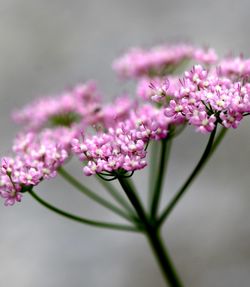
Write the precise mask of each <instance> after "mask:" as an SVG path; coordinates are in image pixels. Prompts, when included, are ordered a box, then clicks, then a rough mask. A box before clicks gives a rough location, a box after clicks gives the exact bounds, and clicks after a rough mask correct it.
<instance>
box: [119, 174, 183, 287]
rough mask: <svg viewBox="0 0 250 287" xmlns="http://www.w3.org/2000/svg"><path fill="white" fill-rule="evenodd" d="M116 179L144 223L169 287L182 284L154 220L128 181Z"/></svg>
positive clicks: (120, 178)
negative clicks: (150, 217) (148, 214)
mask: <svg viewBox="0 0 250 287" xmlns="http://www.w3.org/2000/svg"><path fill="white" fill-rule="evenodd" d="M118 180H119V182H120V184H121V186H122V188H123V190H124V192H125V193H126V195H127V197H128V199H129V200H130V202H131V204H132V205H133V206H134V208H135V210H136V212H137V214H138V216H139V218H140V220H141V223H142V224H143V225H144V233H145V235H146V236H147V238H148V241H149V243H150V246H151V248H152V250H153V252H154V255H155V257H156V259H157V261H158V264H159V266H160V268H161V271H162V274H163V276H164V279H165V281H166V283H167V284H169V286H171V287H182V286H183V285H182V284H181V282H180V279H179V278H178V275H177V273H176V271H175V268H174V266H173V264H172V262H171V260H170V258H169V255H168V253H167V251H166V249H165V247H164V245H163V242H162V239H161V236H160V230H159V228H158V226H157V225H156V224H155V222H151V220H150V219H149V218H148V216H147V214H146V212H145V211H144V208H143V206H142V204H141V202H140V199H139V198H138V196H137V195H136V193H135V192H134V191H133V189H132V188H131V185H130V184H129V181H128V180H126V179H124V178H122V177H118Z"/></svg>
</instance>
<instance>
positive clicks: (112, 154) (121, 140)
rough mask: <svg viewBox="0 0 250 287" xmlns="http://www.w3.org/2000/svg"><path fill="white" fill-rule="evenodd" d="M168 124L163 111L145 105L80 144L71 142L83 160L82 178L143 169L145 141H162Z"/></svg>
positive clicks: (78, 141)
mask: <svg viewBox="0 0 250 287" xmlns="http://www.w3.org/2000/svg"><path fill="white" fill-rule="evenodd" d="M169 124H170V121H169V120H168V119H167V118H166V117H165V116H164V111H163V110H158V109H156V108H154V107H153V106H150V105H145V106H143V107H142V108H140V109H139V110H138V111H134V112H131V114H130V118H129V119H127V120H126V121H123V122H119V123H118V124H117V126H116V127H115V128H109V130H108V132H106V133H98V134H97V135H94V136H91V137H88V138H86V139H84V140H83V141H81V140H79V139H74V140H73V142H72V150H73V152H74V153H75V154H77V155H78V156H79V158H80V160H81V161H87V165H86V166H85V167H84V169H83V171H84V174H85V175H88V176H89V175H93V174H96V173H97V174H102V173H103V172H107V173H110V174H115V173H116V172H119V171H120V170H123V171H135V170H138V169H142V168H144V167H145V166H146V160H145V156H146V146H147V144H148V142H149V140H150V139H161V138H165V137H166V136H167V133H168V126H169Z"/></svg>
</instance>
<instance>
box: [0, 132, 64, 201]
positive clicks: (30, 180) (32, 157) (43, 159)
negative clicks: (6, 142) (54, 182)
mask: <svg viewBox="0 0 250 287" xmlns="http://www.w3.org/2000/svg"><path fill="white" fill-rule="evenodd" d="M13 151H14V152H15V153H16V156H15V157H14V158H11V157H5V158H3V159H2V163H1V170H0V196H1V197H2V198H4V199H5V205H13V204H14V203H15V202H16V201H20V200H21V197H22V194H21V192H23V191H26V190H28V189H31V188H32V187H33V186H36V185H37V184H39V183H40V182H41V181H42V180H43V179H50V178H53V177H55V176H56V170H57V169H58V167H59V166H61V165H62V164H63V163H64V162H65V160H66V159H67V157H68V153H67V151H66V150H65V149H63V148H62V147H60V146H58V145H56V144H55V142H54V140H51V139H50V138H49V137H48V136H47V134H40V136H39V137H38V136H37V135H36V134H34V133H31V132H30V133H27V134H21V135H19V136H18V138H17V139H16V141H15V143H14V146H13Z"/></svg>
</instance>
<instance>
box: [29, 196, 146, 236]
mask: <svg viewBox="0 0 250 287" xmlns="http://www.w3.org/2000/svg"><path fill="white" fill-rule="evenodd" d="M29 194H30V195H31V196H32V197H33V198H34V199H35V200H36V201H37V202H39V203H40V204H42V205H43V206H44V207H46V208H48V209H49V210H51V211H53V212H55V213H57V214H59V215H62V216H64V217H66V218H68V219H71V220H74V221H77V222H80V223H83V224H87V225H92V226H95V227H100V228H109V229H114V230H121V231H132V232H140V231H142V228H141V227H133V226H129V225H122V224H116V223H108V222H102V221H95V220H90V219H87V218H83V217H80V216H77V215H74V214H71V213H69V212H66V211H64V210H62V209H59V208H58V207H55V206H53V205H52V204H50V203H48V202H47V201H45V200H44V199H42V198H41V197H39V196H38V195H37V194H36V193H35V192H33V191H29Z"/></svg>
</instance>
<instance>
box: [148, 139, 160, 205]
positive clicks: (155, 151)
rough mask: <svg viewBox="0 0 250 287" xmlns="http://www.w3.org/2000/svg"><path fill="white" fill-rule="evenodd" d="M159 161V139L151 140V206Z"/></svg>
mask: <svg viewBox="0 0 250 287" xmlns="http://www.w3.org/2000/svg"><path fill="white" fill-rule="evenodd" d="M158 162H159V141H150V166H149V183H148V187H149V196H148V206H149V209H150V207H151V203H152V200H153V192H154V183H155V178H156V176H157V174H156V167H157V166H158Z"/></svg>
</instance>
